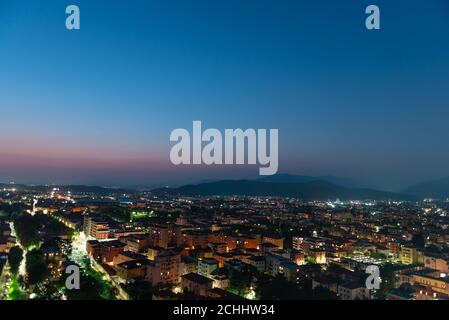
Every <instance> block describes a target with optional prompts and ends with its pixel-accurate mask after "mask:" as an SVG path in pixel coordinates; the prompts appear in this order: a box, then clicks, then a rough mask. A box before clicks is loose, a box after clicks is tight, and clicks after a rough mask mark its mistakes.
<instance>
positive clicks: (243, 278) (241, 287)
mask: <svg viewBox="0 0 449 320" xmlns="http://www.w3.org/2000/svg"><path fill="white" fill-rule="evenodd" d="M253 277H254V272H252V271H251V270H249V269H246V270H242V271H237V270H232V271H231V272H230V275H229V291H231V292H233V293H235V294H237V295H239V296H242V297H243V296H245V295H246V294H248V293H249V291H250V287H251V281H252V279H253Z"/></svg>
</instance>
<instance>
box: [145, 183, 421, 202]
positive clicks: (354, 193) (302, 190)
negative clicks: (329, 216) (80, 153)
mask: <svg viewBox="0 0 449 320" xmlns="http://www.w3.org/2000/svg"><path fill="white" fill-rule="evenodd" d="M280 181H282V179H281V180H280ZM152 193H153V194H157V195H163V194H165V195H167V194H169V195H184V196H213V195H217V196H225V195H236V196H238V195H245V196H274V197H291V198H300V199H303V200H335V199H340V200H414V197H412V196H410V195H406V194H400V193H393V192H386V191H379V190H374V189H367V188H347V187H342V186H338V185H335V184H332V183H330V182H327V181H323V180H310V181H306V182H265V181H263V180H262V181H260V180H256V181H254V180H224V181H218V182H210V183H201V184H197V185H186V186H183V187H179V188H159V189H155V190H153V191H152Z"/></svg>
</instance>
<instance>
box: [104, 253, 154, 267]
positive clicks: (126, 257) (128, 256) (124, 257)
mask: <svg viewBox="0 0 449 320" xmlns="http://www.w3.org/2000/svg"><path fill="white" fill-rule="evenodd" d="M144 259H146V257H145V256H144V255H142V254H139V253H135V252H132V251H123V252H120V253H119V254H118V255H116V256H115V257H114V258H113V259H112V264H113V265H115V266H116V265H119V264H121V263H123V262H128V261H133V260H144Z"/></svg>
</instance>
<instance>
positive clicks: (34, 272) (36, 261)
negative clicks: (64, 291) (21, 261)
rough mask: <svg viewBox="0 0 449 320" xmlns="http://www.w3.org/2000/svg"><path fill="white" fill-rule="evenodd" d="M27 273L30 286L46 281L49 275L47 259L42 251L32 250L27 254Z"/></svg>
mask: <svg viewBox="0 0 449 320" xmlns="http://www.w3.org/2000/svg"><path fill="white" fill-rule="evenodd" d="M26 273H27V275H28V281H27V282H28V284H29V285H35V284H38V283H40V282H42V281H44V280H45V279H46V278H47V276H48V275H49V271H48V268H47V263H46V262H45V257H44V255H43V254H42V252H41V251H40V250H36V249H34V250H31V251H28V252H27V254H26Z"/></svg>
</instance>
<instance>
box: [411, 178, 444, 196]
mask: <svg viewBox="0 0 449 320" xmlns="http://www.w3.org/2000/svg"><path fill="white" fill-rule="evenodd" d="M403 192H405V193H407V194H411V195H414V196H415V197H418V198H420V199H424V198H433V199H445V198H449V177H446V178H442V179H438V180H433V181H428V182H424V183H420V184H417V185H414V186H411V187H409V188H407V189H405V190H403Z"/></svg>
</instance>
